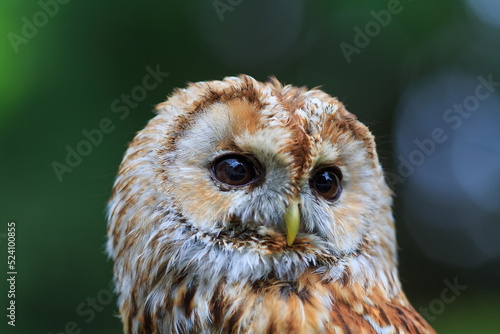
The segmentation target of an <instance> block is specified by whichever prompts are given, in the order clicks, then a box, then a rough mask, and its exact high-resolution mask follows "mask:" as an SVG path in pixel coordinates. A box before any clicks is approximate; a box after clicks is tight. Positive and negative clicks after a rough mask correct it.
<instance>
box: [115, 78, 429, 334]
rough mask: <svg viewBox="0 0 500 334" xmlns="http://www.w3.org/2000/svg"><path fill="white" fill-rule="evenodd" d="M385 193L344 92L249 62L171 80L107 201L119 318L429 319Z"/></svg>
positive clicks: (303, 325) (326, 325)
mask: <svg viewBox="0 0 500 334" xmlns="http://www.w3.org/2000/svg"><path fill="white" fill-rule="evenodd" d="M391 204H392V199H391V191H390V189H389V188H388V187H387V185H386V183H385V181H384V176H383V172H382V168H381V166H380V164H379V162H378V157H377V152H376V150H375V142H374V138H373V136H372V135H371V133H370V132H369V130H368V129H367V128H366V127H365V126H364V125H363V124H361V123H360V122H359V121H357V119H356V117H355V116H354V115H352V114H350V113H349V112H347V111H346V110H345V108H344V106H343V105H342V104H341V103H340V102H339V101H338V100H337V99H335V98H332V97H330V96H329V95H327V94H325V93H324V92H322V91H320V90H317V89H313V90H309V91H308V90H306V89H305V88H296V87H292V86H285V87H283V86H282V85H281V84H280V83H279V82H278V81H277V80H274V79H273V80H271V81H270V82H267V83H261V82H257V81H255V80H254V79H253V78H251V77H249V76H244V75H242V76H239V77H229V78H226V79H224V80H223V81H211V82H199V83H194V84H190V85H189V86H188V87H187V88H186V89H178V90H176V91H175V92H174V94H173V95H172V96H170V97H169V99H168V100H167V101H166V102H164V103H162V104H160V105H158V107H157V116H156V117H154V118H153V119H152V120H151V121H150V122H149V123H148V125H147V126H146V128H145V129H144V130H142V131H140V132H139V133H138V134H137V136H136V137H135V139H134V141H133V142H132V143H131V144H130V147H129V148H128V150H127V152H126V154H125V157H124V159H123V162H122V164H121V166H120V170H119V173H118V177H117V179H116V182H115V186H114V190H113V195H112V198H111V200H110V203H109V228H108V236H109V241H108V251H109V254H110V256H111V257H112V258H113V260H114V263H115V265H114V273H115V278H116V290H117V292H118V294H119V306H120V314H121V317H122V321H123V323H124V328H125V332H126V333H434V331H433V330H432V329H431V327H430V326H429V325H428V324H427V323H426V322H425V320H423V318H422V317H421V316H420V315H419V314H418V313H417V312H416V311H415V310H414V309H413V307H412V306H411V305H410V304H409V302H408V300H407V298H406V296H405V294H404V292H403V291H402V289H401V284H400V282H399V278H398V271H397V259H396V242H395V232H394V221H393V217H392V212H391ZM294 210H295V211H294ZM285 216H286V217H287V218H286V219H285ZM289 217H291V218H289ZM294 219H296V222H298V225H296V222H294ZM294 228H298V234H297V235H296V236H295V232H294V231H293V230H294Z"/></svg>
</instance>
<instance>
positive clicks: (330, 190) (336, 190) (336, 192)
mask: <svg viewBox="0 0 500 334" xmlns="http://www.w3.org/2000/svg"><path fill="white" fill-rule="evenodd" d="M341 180H342V172H341V171H340V169H339V168H337V167H326V168H322V169H320V170H318V171H317V172H316V173H314V175H313V177H312V178H311V181H310V184H311V188H313V189H314V190H316V192H317V193H318V194H319V195H320V196H321V197H323V198H324V199H326V200H329V201H335V200H337V199H338V198H339V196H340V193H341V192H342V186H341V185H340V181H341Z"/></svg>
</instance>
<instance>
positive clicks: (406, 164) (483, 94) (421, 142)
mask: <svg viewBox="0 0 500 334" xmlns="http://www.w3.org/2000/svg"><path fill="white" fill-rule="evenodd" d="M477 80H478V81H479V83H478V84H477V86H476V88H475V89H474V92H473V93H472V94H471V95H468V96H466V97H465V98H464V99H463V101H462V103H455V104H453V106H452V107H451V108H448V109H446V110H445V111H444V112H443V116H442V118H443V121H444V123H445V124H446V126H447V128H446V127H444V128H443V127H435V128H434V129H433V130H432V131H431V133H430V134H429V136H427V137H426V138H422V139H419V138H415V140H414V141H413V143H414V144H415V148H414V149H413V150H412V151H411V152H410V153H409V154H408V156H406V157H404V156H402V155H399V156H398V158H397V159H398V165H397V173H394V172H391V171H387V172H386V173H385V177H386V181H387V183H388V184H389V185H390V186H394V185H396V184H398V183H404V182H405V180H406V179H407V178H409V177H410V176H411V175H413V173H414V172H415V169H416V168H417V167H419V166H422V165H423V164H424V162H425V161H426V160H427V159H428V158H429V157H430V156H431V155H433V154H434V152H435V151H436V148H437V147H438V146H439V145H440V144H442V143H444V142H445V141H446V140H447V139H448V134H447V132H448V133H449V131H455V130H457V129H459V128H460V126H462V123H463V121H464V119H467V118H469V117H470V116H471V115H472V113H473V112H475V111H477V110H478V108H479V106H480V105H481V101H485V100H487V99H488V98H489V97H490V96H491V95H492V94H493V93H494V92H495V89H496V87H500V81H494V80H493V76H492V74H489V75H488V77H487V78H485V77H483V76H482V75H480V76H478V77H477Z"/></svg>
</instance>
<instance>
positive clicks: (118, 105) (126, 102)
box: [51, 65, 170, 182]
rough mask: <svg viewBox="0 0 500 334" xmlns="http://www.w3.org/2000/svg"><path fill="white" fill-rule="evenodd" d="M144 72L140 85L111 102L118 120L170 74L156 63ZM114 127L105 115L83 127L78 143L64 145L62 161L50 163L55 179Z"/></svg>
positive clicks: (88, 153)
mask: <svg viewBox="0 0 500 334" xmlns="http://www.w3.org/2000/svg"><path fill="white" fill-rule="evenodd" d="M146 72H147V74H146V75H145V76H144V77H143V78H142V82H141V84H140V85H137V86H135V87H133V88H132V89H131V90H130V93H129V94H121V95H120V97H119V98H117V99H115V100H113V101H112V102H111V105H110V109H111V111H112V112H113V113H114V114H117V115H118V118H119V119H120V120H124V119H125V118H127V117H128V115H129V114H130V110H132V109H135V108H136V107H137V106H138V105H139V104H138V103H139V102H142V101H144V100H145V99H146V97H147V96H148V92H150V91H152V90H153V89H155V88H157V87H158V86H159V85H160V84H161V83H162V82H163V80H164V79H165V78H166V77H167V76H169V75H170V73H168V72H162V71H161V69H160V65H156V68H155V69H153V68H151V67H150V66H146ZM115 128H116V125H115V123H113V121H112V120H111V119H110V118H107V117H105V118H102V119H101V120H100V121H99V123H98V125H97V127H95V128H94V129H90V130H87V129H83V130H82V131H81V133H82V137H83V138H82V139H81V140H80V141H79V142H78V143H76V144H75V145H73V146H71V145H66V147H65V150H66V157H65V159H64V161H62V162H59V161H56V160H54V161H53V162H52V163H51V167H52V170H53V171H54V173H55V175H56V177H57V180H58V181H59V182H63V180H64V178H63V176H64V174H66V173H68V174H69V173H72V172H73V171H74V170H75V168H76V167H78V166H79V165H80V164H81V163H82V161H83V158H84V157H87V156H89V155H90V154H91V153H92V151H93V150H94V148H95V147H97V146H99V145H101V143H102V141H103V139H104V135H105V134H109V133H111V132H113V131H114V130H115Z"/></svg>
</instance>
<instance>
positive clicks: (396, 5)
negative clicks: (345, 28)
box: [339, 0, 412, 64]
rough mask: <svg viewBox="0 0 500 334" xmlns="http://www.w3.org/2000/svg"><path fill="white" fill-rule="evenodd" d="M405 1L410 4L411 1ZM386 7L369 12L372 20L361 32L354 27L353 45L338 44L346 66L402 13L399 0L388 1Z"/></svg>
mask: <svg viewBox="0 0 500 334" xmlns="http://www.w3.org/2000/svg"><path fill="white" fill-rule="evenodd" d="M407 1H410V2H411V1H412V0H407ZM386 7H387V9H381V10H379V11H378V12H376V11H374V10H371V11H370V15H371V16H372V17H373V20H370V21H368V22H367V23H366V24H365V26H364V29H363V30H361V28H360V27H358V26H355V27H354V32H355V35H354V38H353V44H354V45H353V44H349V43H346V42H341V43H340V44H339V47H340V51H342V54H343V55H344V58H345V60H346V61H347V63H348V64H350V63H351V61H352V58H351V57H352V55H353V54H359V53H361V50H363V49H364V48H366V47H367V46H368V45H369V44H370V42H371V41H372V39H373V38H375V37H377V36H378V35H379V34H380V32H381V31H382V28H386V27H387V26H388V25H389V24H390V23H391V21H392V17H393V16H394V15H398V14H400V13H401V12H402V11H403V5H401V1H400V0H389V1H387V6H386Z"/></svg>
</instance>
